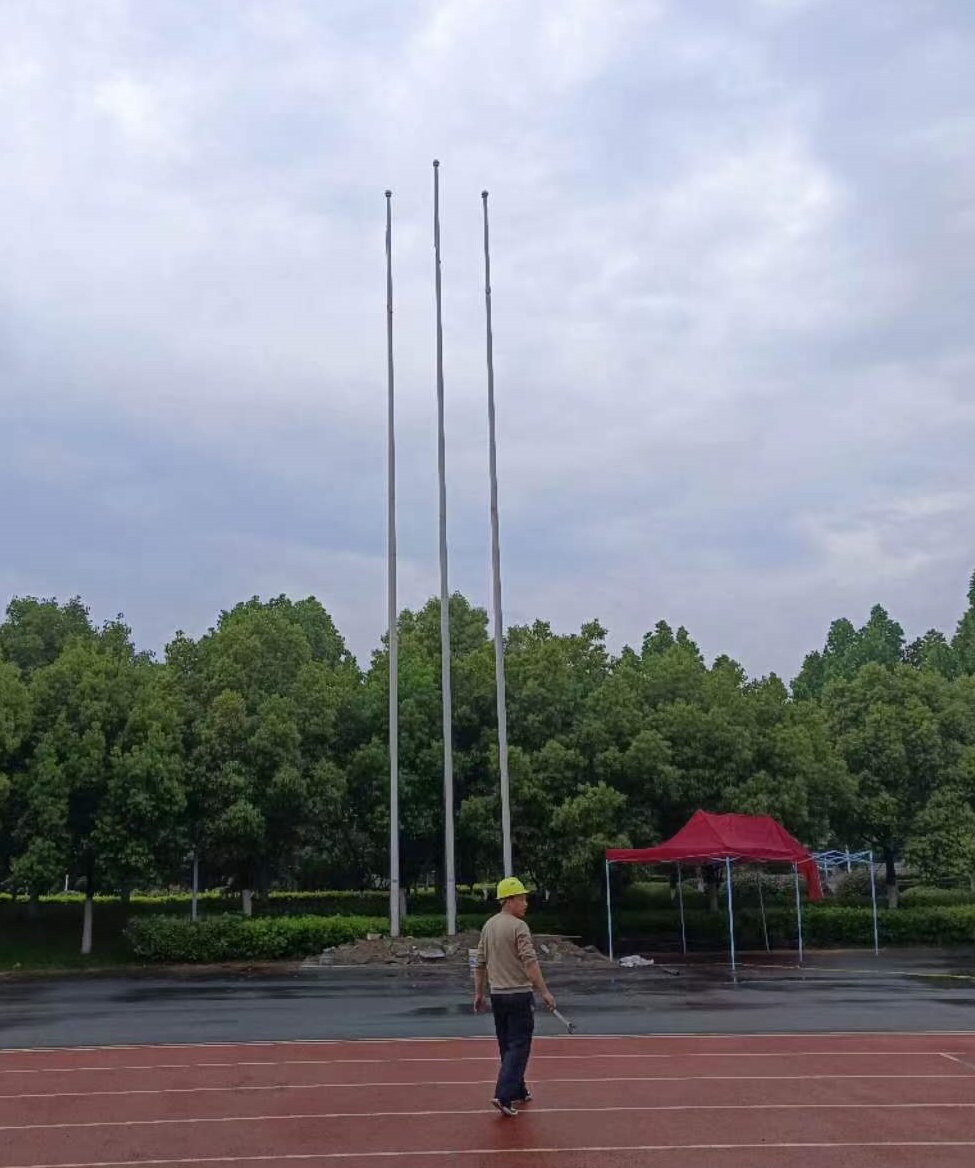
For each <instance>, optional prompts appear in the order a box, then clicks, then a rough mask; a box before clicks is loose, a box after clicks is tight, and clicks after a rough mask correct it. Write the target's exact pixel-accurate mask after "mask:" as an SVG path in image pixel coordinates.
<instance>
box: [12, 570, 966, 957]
mask: <svg viewBox="0 0 975 1168" xmlns="http://www.w3.org/2000/svg"><path fill="white" fill-rule="evenodd" d="M968 600H969V607H968V610H967V611H966V612H965V614H964V615H963V616H962V618H961V621H960V622H959V624H958V627H957V629H956V630H955V632H954V634H953V636H951V637H948V636H946V635H945V634H943V633H941V632H938V631H935V630H932V631H930V632H928V633H927V634H925V635H924V636H923V637H920V638H918V639H917V640H916V641H914V642H913V643H911V644H907V643H906V640H905V636H904V632H903V629H902V628H901V626H900V625H899V624H897V622H896V621H894V620H893V619H892V618H891V617H890V616H889V615H888V614H887V613H886V612H885V610H884V609H883V608H881V607H880V606H877V607H875V608H874V609H873V610H872V611H871V613H870V616H869V619H868V620H867V622H866V623H865V624H864V625H863V626H862V627H856V626H855V625H854V624H853V623H851V622H850V621H849V620H845V619H844V620H837V621H835V622H834V623H833V625H832V626H831V627H830V630H829V633H828V636H827V638H826V643H825V645H824V647H823V648H822V649H821V650H819V651H817V652H813V653H810V654H809V655H808V656H807V657H806V659H805V661H804V663H803V665H802V668H801V670H800V672H799V674H798V676H797V677H796V678H795V679H794V680H793V681H792V683H791V685H787V684H785V682H783V681H782V680H781V679H780V678H778V677H777V676H775V675H774V674H773V675H770V676H767V677H761V678H755V679H752V678H749V677H748V676H747V675H746V673H745V671H744V670H743V669H742V667H741V666H740V665H739V664H738V663H737V662H735V661H733V660H731V659H730V658H729V657H726V656H720V657H718V658H717V659H716V660H714V661H713V662H712V663H711V664H708V663H707V662H706V661H705V659H704V658H703V656H702V654H701V652H700V650H699V648H698V646H697V645H696V644H695V643H694V641H693V640H692V639H691V636H690V635H689V633H688V632H687V630H685V629H684V628H678V629H677V630H676V631H675V630H674V629H672V628H671V627H670V626H669V625H668V624H666V623H665V622H663V621H661V622H659V623H658V624H657V625H656V626H655V627H654V629H653V630H652V631H651V632H649V633H647V635H646V636H645V637H644V638H643V641H642V644H641V645H640V646H639V647H638V648H631V647H627V648H624V649H623V650H622V652H620V653H619V654H618V655H614V654H612V653H610V652H609V650H608V649H607V646H606V630H605V629H604V628H603V627H602V626H601V625H600V624H599V623H598V622H596V621H593V622H591V623H588V624H585V625H583V626H582V628H581V629H580V630H579V631H578V632H575V633H570V634H563V633H557V632H555V631H554V630H553V629H552V627H551V625H549V624H548V623H546V622H544V621H536V622H535V623H534V624H532V625H524V626H516V627H512V628H510V629H509V630H508V633H507V637H506V647H505V654H506V655H505V662H506V669H507V692H508V728H509V739H510V774H511V791H512V807H513V842H514V850H515V857H516V864H517V867H518V870H519V871H520V872H523V873H524V874H525V875H527V876H528V877H529V878H530V879H531V880H532V881H533V882H534V883H535V884H536V886H537V887H538V888H540V889H542V890H544V891H545V892H546V893H547V894H549V895H550V896H552V897H554V898H556V899H559V898H573V899H579V898H583V897H589V896H592V895H595V894H596V892H597V889H598V877H599V872H600V857H601V855H602V851H603V849H604V848H605V847H607V846H627V845H630V844H632V845H644V844H649V843H652V842H655V841H657V840H659V839H661V838H664V837H666V836H667V835H669V834H671V833H672V832H673V831H675V830H676V829H677V828H678V827H680V826H681V825H682V824H683V823H684V822H685V821H686V819H687V818H688V817H689V815H690V814H691V813H692V812H693V811H695V810H696V809H697V808H699V807H703V808H707V809H709V810H712V811H732V810H734V811H739V812H744V813H767V814H770V815H773V816H775V817H776V818H778V819H779V820H781V821H782V822H783V823H784V824H785V825H786V826H787V827H788V828H789V830H790V831H792V832H793V833H794V834H796V835H797V836H798V837H799V838H800V839H801V840H803V841H804V842H806V843H807V844H808V845H810V846H813V847H819V846H841V847H845V846H854V847H859V846H867V847H871V848H873V849H874V850H875V851H876V852H877V854H878V856H879V857H882V859H883V860H884V861H885V862H886V865H887V878H888V886H889V896H890V897H891V900H892V901H893V902H895V898H896V869H895V865H896V864H897V862H898V861H899V860H902V859H907V860H908V861H909V862H910V863H911V864H912V865H913V866H915V867H916V868H917V869H919V870H920V871H921V872H922V873H923V874H925V875H929V876H951V877H966V878H969V877H970V876H971V874H972V873H973V872H975V575H973V577H972V581H971V587H970V590H969V594H968ZM450 603H451V641H452V644H451V654H452V669H453V695H454V712H453V726H454V751H455V755H454V774H455V783H456V805H457V808H458V810H457V824H456V830H457V867H458V879H459V880H460V881H461V882H463V883H474V882H475V881H478V880H489V879H492V878H494V877H495V876H496V875H497V873H498V871H499V869H500V867H501V862H500V859H501V856H500V853H501V845H500V829H499V823H500V806H499V795H498V764H497V739H496V725H497V721H496V708H495V689H494V658H493V644H492V642H491V640H490V638H489V635H488V622H487V615H486V613H485V612H484V611H483V610H482V609H480V608H477V607H473V606H472V605H471V604H470V603H468V601H467V600H466V599H465V598H464V597H462V596H460V595H455V596H453V597H452V599H451V602H450ZM399 636H400V657H399V660H400V699H401V702H400V715H399V717H400V722H399V725H400V786H401V794H400V810H401V831H402V861H403V873H402V876H403V880H404V884H405V885H406V887H408V888H415V887H417V886H419V885H421V884H423V885H425V884H427V883H428V882H429V881H431V880H432V881H434V882H436V881H438V880H439V878H440V874H441V870H442V859H443V857H442V841H443V802H442V737H441V726H440V717H441V708H440V621H439V605H438V602H436V601H433V600H431V601H430V602H429V603H428V604H427V605H426V606H425V607H423V608H421V609H419V610H418V611H405V612H404V613H403V614H402V616H401V617H400V621H399ZM388 679H389V671H388V656H387V649H386V646H385V644H383V645H382V646H381V647H380V648H379V649H377V650H376V651H375V652H374V653H373V655H372V659H371V661H370V662H369V665H368V667H367V668H364V669H363V668H360V666H359V665H358V663H357V662H356V660H355V659H354V657H353V656H352V654H351V653H350V652H349V651H348V649H347V648H346V645H345V643H344V641H343V639H342V636H341V635H340V633H339V631H338V629H337V628H336V626H335V624H334V622H333V621H332V619H331V617H330V616H329V614H328V613H327V612H326V610H325V609H324V608H323V606H322V605H321V604H320V603H319V602H318V601H317V600H315V599H313V598H309V599H306V600H300V601H293V600H290V599H288V598H286V597H284V596H281V597H278V598H276V599H272V600H269V601H266V602H262V601H261V600H259V599H258V598H254V599H251V600H248V601H246V602H244V603H242V604H238V605H237V606H236V607H235V608H233V609H230V610H229V611H225V612H223V613H221V615H220V617H219V619H218V621H217V623H216V625H215V627H214V628H212V629H211V630H209V631H208V632H207V633H206V635H204V636H202V637H200V638H199V639H198V640H194V639H192V638H190V637H188V636H186V635H184V634H183V633H177V634H176V636H175V637H174V639H173V640H172V642H171V643H170V644H169V645H168V646H167V647H166V650H165V653H164V655H163V657H162V659H161V660H158V661H157V660H155V659H154V658H153V657H152V656H151V655H149V654H146V653H140V652H138V651H137V650H136V648H135V646H134V644H133V640H132V635H131V631H130V630H129V628H128V627H127V626H126V624H125V622H124V620H123V619H122V618H121V617H119V618H118V619H116V620H113V621H110V622H108V623H106V624H104V625H102V626H100V627H98V626H96V625H95V624H94V623H93V622H92V620H91V618H90V616H89V612H88V610H87V609H86V607H85V605H84V604H83V602H82V601H81V600H80V599H77V598H76V599H72V600H69V601H67V602H66V603H59V602H58V601H56V600H53V599H37V598H33V597H21V598H17V599H15V600H13V601H12V602H11V603H10V605H9V607H8V608H7V611H6V617H5V619H4V621H3V623H2V624H0V881H2V882H3V885H4V886H5V887H6V888H7V890H8V891H11V892H14V893H15V894H17V895H22V896H25V897H27V898H29V899H33V900H36V899H37V898H38V897H39V896H41V895H44V894H47V893H50V892H53V891H57V890H60V889H62V888H64V887H65V882H67V885H68V886H69V887H72V888H77V889H83V890H85V891H86V892H87V893H88V896H89V898H90V897H91V896H93V895H94V894H95V893H96V892H98V891H106V892H108V891H112V892H117V893H120V894H121V895H122V896H123V897H124V896H126V895H127V894H128V893H130V892H131V891H133V890H135V889H145V888H153V887H162V886H172V885H174V884H179V885H183V886H185V885H186V884H187V882H188V879H189V876H188V872H189V864H190V857H191V856H195V857H197V858H198V860H199V863H200V864H201V869H202V873H203V877H204V882H205V884H207V885H208V886H210V887H216V886H233V887H236V888H237V889H241V890H256V891H258V892H263V891H266V890H269V889H271V888H274V887H283V888H335V889H341V888H375V887H381V886H382V884H383V881H384V880H386V878H387V877H388V853H387V847H388V837H389V807H388V782H389V767H388V750H387V737H388ZM86 919H87V921H88V927H89V929H90V913H89V914H86ZM89 939H90V938H89Z"/></svg>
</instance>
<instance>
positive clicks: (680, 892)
mask: <svg viewBox="0 0 975 1168" xmlns="http://www.w3.org/2000/svg"><path fill="white" fill-rule="evenodd" d="M813 858H814V859H816V861H817V863H818V862H819V861H818V858H817V857H815V856H814V857H813ZM739 860H740V857H739V856H734V855H725V856H701V857H700V863H701V864H714V863H723V864H724V870H725V885H726V889H727V895H728V942H729V947H730V950H731V972H732V973H734V972H735V971H736V970H737V968H738V961H737V954H736V952H735V903H734V894H733V891H732V883H733V881H732V874H731V866H732V864H733V863H737V862H738V861H739ZM629 862H630V861H626V860H610V859H609V857H608V856H607V857H606V860H605V865H606V927H607V931H608V941H609V959H610V961H614V960H615V956H614V951H613V890H612V884H611V881H610V865H611V864H623V863H629ZM655 862H656V863H666V862H667V861H661V860H658V861H655ZM672 862H673V863H675V864H676V865H677V901H678V905H679V907H680V938H681V949H682V951H683V953H684V956H685V957H686V956H687V926H686V923H685V918H684V883H683V867H682V864H681V861H680V860H675V861H672ZM769 862H770V861H758V863H769ZM771 862H772V863H774V862H775V861H771ZM872 874H873V868H871V878H872ZM792 876H793V880H794V882H795V897H796V924H797V926H798V934H799V965H800V967H801V966H802V963H803V960H804V947H803V938H802V896H801V894H800V891H799V864H798V862H796V861H793V863H792ZM759 898H760V904H761V909H762V930H763V932H764V934H765V948H766V949H768V948H769V943H768V928H767V927H766V924H765V901H764V898H763V897H762V896H761V885H759ZM876 921H877V917H876V897H875V898H874V941H875V944H876Z"/></svg>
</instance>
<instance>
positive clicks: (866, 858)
mask: <svg viewBox="0 0 975 1168" xmlns="http://www.w3.org/2000/svg"><path fill="white" fill-rule="evenodd" d="M813 859H814V860H815V861H816V866H817V868H819V869H820V870H821V871H822V873H823V875H824V876H826V877H827V878H829V877H830V876H832V874H833V873H834V872H835V871H836V870H837V869H838V868H846V870H847V872H852V871H853V867H854V865H859V866H860V867H866V868H867V869H868V871H869V872H870V904H871V908H872V909H873V953H874V956H875V957H879V956H880V929H879V927H878V924H877V871H876V866H875V862H874V858H873V852H871V851H864V852H851V851H850V849H849V848H847V849H846V850H845V851H842V852H840V851H836V850H833V851H828V852H813Z"/></svg>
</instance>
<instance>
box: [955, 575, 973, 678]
mask: <svg viewBox="0 0 975 1168" xmlns="http://www.w3.org/2000/svg"><path fill="white" fill-rule="evenodd" d="M951 647H952V649H953V651H954V656H955V662H956V665H957V668H958V670H959V672H961V673H968V674H975V572H973V573H972V578H971V582H970V583H969V586H968V609H967V611H966V612H965V613H964V615H963V616H962V618H961V620H960V621H959V622H958V628H957V629H956V630H955V636H954V639H953V640H952V642H951Z"/></svg>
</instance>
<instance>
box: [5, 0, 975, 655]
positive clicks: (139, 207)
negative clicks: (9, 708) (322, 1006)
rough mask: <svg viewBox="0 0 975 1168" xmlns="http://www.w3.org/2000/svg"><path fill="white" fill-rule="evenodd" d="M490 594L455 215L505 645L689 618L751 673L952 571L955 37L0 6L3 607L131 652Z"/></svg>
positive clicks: (965, 73)
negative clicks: (254, 624)
mask: <svg viewBox="0 0 975 1168" xmlns="http://www.w3.org/2000/svg"><path fill="white" fill-rule="evenodd" d="M434 157H439V158H440V159H441V161H442V165H441V175H442V209H443V229H442V238H443V252H444V264H443V280H444V326H445V368H446V394H447V443H448V448H447V459H448V475H449V485H448V490H449V524H450V542H451V557H452V558H451V587H452V588H456V589H460V590H462V591H463V592H465V593H466V594H467V595H468V596H469V597H470V598H471V599H472V600H474V601H476V602H478V603H482V604H486V603H487V600H488V597H489V563H490V561H489V527H488V510H487V447H486V441H487V425H486V411H485V375H484V334H483V292H482V289H483V283H482V281H483V271H482V266H481V265H482V261H481V254H480V247H481V236H480V230H481V226H480V211H481V204H480V191H481V189H482V188H484V187H488V188H490V191H491V208H492V223H491V226H492V244H493V255H492V259H493V267H494V272H493V276H494V279H493V287H494V308H495V343H496V355H495V359H496V378H497V396H498V414H499V442H500V455H499V458H500V476H501V508H502V512H501V521H502V533H501V534H502V555H503V570H504V590H505V601H506V619H507V620H508V621H509V622H523V621H527V620H530V619H534V618H535V617H543V618H545V619H549V620H551V621H552V622H553V623H554V624H555V625H556V627H557V628H559V629H561V630H566V631H567V630H570V629H573V628H577V627H578V626H579V624H580V623H581V622H583V621H585V620H587V619H590V618H592V617H599V618H600V619H601V620H602V621H603V623H604V624H606V625H607V626H608V627H609V629H610V633H611V643H612V644H613V646H614V647H619V646H620V645H622V644H623V643H624V642H631V643H637V642H638V641H639V639H640V637H641V636H642V634H643V632H644V631H645V630H646V629H647V628H649V627H651V626H652V625H653V624H654V623H655V622H656V621H657V620H659V619H661V618H663V619H667V620H669V621H670V622H672V623H673V624H677V623H684V624H686V625H687V626H688V628H689V629H690V631H691V632H692V634H693V635H694V636H695V637H696V638H697V639H698V641H699V643H700V644H701V646H702V648H703V650H704V652H705V653H706V655H707V656H708V657H712V656H714V655H716V654H718V653H721V652H727V653H730V654H732V655H733V656H735V657H737V658H738V659H739V660H740V661H742V663H743V664H744V665H745V667H746V668H747V669H748V670H749V672H750V673H752V674H762V673H766V672H768V671H770V670H776V671H779V672H781V673H783V674H785V675H786V676H787V677H791V676H793V675H794V674H795V672H796V671H797V670H798V667H799V665H800V663H801V659H802V656H803V654H804V653H805V652H806V651H808V650H809V649H811V648H814V647H817V646H819V645H821V644H822V641H823V638H824V635H825V632H826V628H827V625H828V623H829V621H830V620H831V619H833V618H835V617H837V616H841V615H848V616H850V617H851V618H852V619H854V620H855V621H857V622H858V623H859V622H861V621H862V620H863V619H865V617H866V616H867V612H868V610H869V607H870V605H871V604H873V603H875V602H878V601H879V602H882V603H884V604H885V605H886V606H887V607H888V608H889V609H890V610H891V612H892V614H893V615H894V616H895V617H897V618H898V619H899V620H901V622H902V623H903V624H904V625H905V627H906V629H907V631H908V633H909V635H914V634H917V633H919V632H922V631H924V630H925V629H927V628H928V627H930V626H932V625H934V626H938V627H941V628H944V629H946V630H948V631H951V630H952V629H953V628H954V625H955V622H956V621H957V619H958V617H959V615H960V613H961V611H962V609H963V607H964V600H965V591H966V587H967V581H968V577H969V575H970V573H971V570H972V568H973V567H975V539H973V532H975V518H973V517H975V328H973V324H975V321H973V303H975V298H973V293H975V4H973V3H971V0H857V2H856V3H850V2H849V0H835V2H834V0H673V2H667V0H640V2H636V3H629V2H626V0H619V2H617V0H551V2H542V0H438V2H434V0H430V2H416V3H411V2H408V0H384V2H379V0H372V2H370V0H348V2H347V3H341V2H339V0H309V2H307V3H305V2H301V0H262V2H247V0H226V2H221V0H206V2H204V3H200V2H198V0H130V2H126V0H73V2H70V3H69V2H64V3H61V2H58V0H43V2H40V0H37V2H34V0H0V158H2V166H0V498H2V501H3V503H2V508H0V604H2V605H5V604H6V602H7V601H8V600H9V598H10V597H11V596H12V595H16V594H24V593H30V594H35V595H45V596H46V595H57V596H59V597H62V598H66V597H68V596H70V595H72V594H75V593H80V594H81V595H82V596H83V597H84V598H85V600H86V601H87V602H88V603H89V604H90V605H91V608H92V613H93V615H94V616H95V617H96V618H97V619H99V620H101V619H105V618H106V617H108V616H111V615H113V614H114V613H116V612H117V611H119V610H121V611H123V612H124V613H125V614H126V616H127V617H128V619H129V621H130V623H131V624H132V626H133V628H134V631H135V636H136V639H137V641H138V642H139V644H140V645H141V646H143V647H148V648H152V649H155V650H159V649H160V648H161V647H162V646H163V645H164V644H165V642H166V641H167V640H168V638H169V637H170V636H171V635H172V633H173V632H174V631H175V630H176V629H177V628H180V627H182V628H184V629H185V630H186V631H187V632H188V633H190V634H192V635H198V634H200V633H202V632H203V631H205V629H206V628H207V627H208V626H209V625H210V624H212V622H213V621H214V619H215V618H216V615H217V613H218V612H219V611H220V609H221V608H224V607H228V606H230V605H232V604H233V603H235V602H236V601H238V600H240V599H244V598H246V597H248V596H250V595H252V594H254V593H260V594H261V595H264V596H268V595H274V594H277V593H279V592H286V593H288V594H290V595H292V596H295V597H298V596H303V595H307V594H309V593H313V594H315V595H317V596H318V597H320V598H321V599H322V600H323V602H324V603H325V604H326V606H327V607H328V609H329V610H330V611H331V612H332V614H333V616H334V617H335V619H336V620H337V622H338V624H339V626H340V628H341V630H342V631H343V632H344V634H345V635H346V637H347V639H348V641H349V643H350V645H351V647H352V648H353V650H354V651H355V652H356V653H357V654H358V655H359V656H360V659H362V660H366V659H367V657H368V654H369V652H370V651H371V649H372V648H373V647H374V646H375V645H376V643H377V642H378V639H379V637H380V635H381V634H382V632H383V630H384V627H385V593H384V589H385V562H384V549H385V466H384V458H385V393H386V382H385V376H386V370H385V331H384V330H385V305H384V297H385V270H384V264H385V256H384V248H383V229H384V211H385V207H384V199H383V191H384V189H385V188H386V187H387V186H388V187H391V188H392V189H393V190H394V192H395V195H394V214H395V226H394V232H395V240H394V247H395V279H396V288H397V313H396V325H397V334H396V356H397V374H398V390H399V397H398V411H399V434H398V439H399V454H400V511H399V520H400V553H401V559H400V566H401V577H400V587H401V600H402V602H403V604H404V605H416V604H419V603H422V602H423V601H424V600H425V599H426V598H427V597H428V596H430V595H433V594H434V593H436V591H437V589H438V576H437V570H438V569H437V511H436V506H437V496H436V401H435V380H434V315H433V307H434V303H433V251H432V236H431V216H432V176H431V169H430V162H431V160H432V159H433V158H434Z"/></svg>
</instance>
